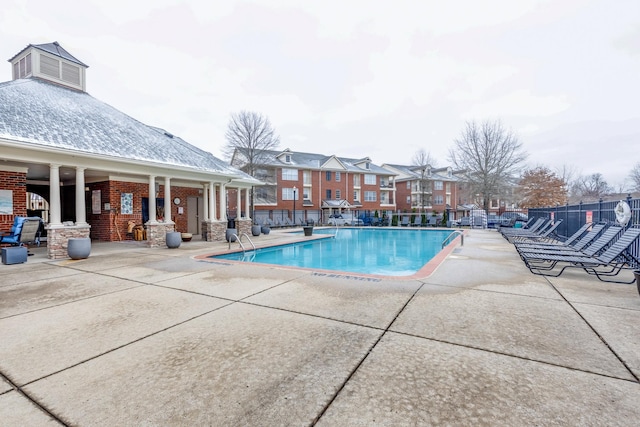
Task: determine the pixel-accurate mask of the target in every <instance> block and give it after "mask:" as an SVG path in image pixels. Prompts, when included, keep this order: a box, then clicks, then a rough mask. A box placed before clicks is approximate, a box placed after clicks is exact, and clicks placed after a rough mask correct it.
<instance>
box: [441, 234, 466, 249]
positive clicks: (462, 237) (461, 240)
mask: <svg viewBox="0 0 640 427" xmlns="http://www.w3.org/2000/svg"><path fill="white" fill-rule="evenodd" d="M454 234H459V235H460V246H464V232H462V231H460V230H454V231H452V232H451V234H449V235H448V236H447V238H446V239H444V240H443V241H442V247H441V248H440V249H443V248H444V246H445V243H447V241H449V237H451V236H453V235H454Z"/></svg>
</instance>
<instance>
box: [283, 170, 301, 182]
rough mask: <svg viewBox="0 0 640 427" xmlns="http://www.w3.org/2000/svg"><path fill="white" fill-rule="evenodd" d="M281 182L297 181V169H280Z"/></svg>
mask: <svg viewBox="0 0 640 427" xmlns="http://www.w3.org/2000/svg"><path fill="white" fill-rule="evenodd" d="M282 180H283V181H297V180H298V169H286V168H282Z"/></svg>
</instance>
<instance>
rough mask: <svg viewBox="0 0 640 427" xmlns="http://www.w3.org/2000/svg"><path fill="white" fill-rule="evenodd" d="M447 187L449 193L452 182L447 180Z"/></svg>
mask: <svg viewBox="0 0 640 427" xmlns="http://www.w3.org/2000/svg"><path fill="white" fill-rule="evenodd" d="M446 189H447V190H446V191H447V193H451V183H450V182H447V185H446Z"/></svg>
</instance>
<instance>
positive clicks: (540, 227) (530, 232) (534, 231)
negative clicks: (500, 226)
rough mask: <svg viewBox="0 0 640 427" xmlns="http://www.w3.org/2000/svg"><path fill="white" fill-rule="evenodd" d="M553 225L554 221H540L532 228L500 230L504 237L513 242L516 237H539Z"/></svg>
mask: <svg viewBox="0 0 640 427" xmlns="http://www.w3.org/2000/svg"><path fill="white" fill-rule="evenodd" d="M551 225H552V221H551V220H550V219H548V220H545V219H540V220H539V221H536V222H535V223H534V224H533V225H532V226H531V228H528V229H522V228H506V229H504V230H500V232H501V233H502V236H503V237H504V238H505V239H507V240H509V241H511V239H512V238H515V237H531V236H539V235H540V234H541V233H543V232H544V230H545V229H547V228H548V227H549V226H551Z"/></svg>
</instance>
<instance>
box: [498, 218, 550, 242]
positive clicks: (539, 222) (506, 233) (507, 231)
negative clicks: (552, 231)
mask: <svg viewBox="0 0 640 427" xmlns="http://www.w3.org/2000/svg"><path fill="white" fill-rule="evenodd" d="M544 223H545V220H544V218H538V219H536V220H535V222H534V223H533V224H530V225H529V226H528V227H527V228H508V227H505V228H501V229H500V233H502V235H503V236H505V238H506V237H507V236H509V235H512V234H513V235H516V234H523V233H524V234H526V233H528V232H531V231H536V230H538V229H539V228H540V227H542V225H543V224H544Z"/></svg>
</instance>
